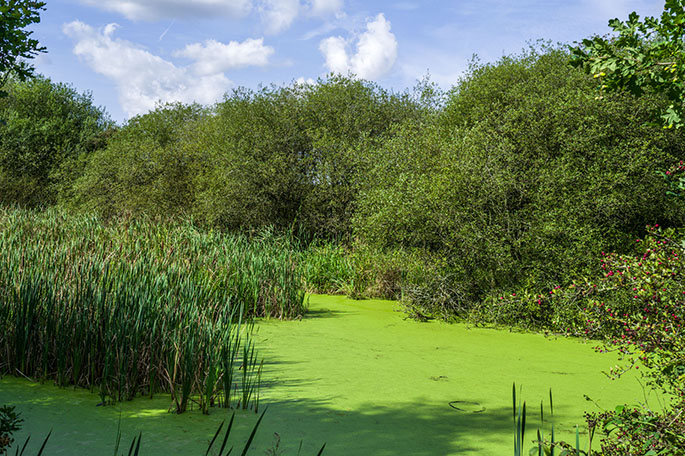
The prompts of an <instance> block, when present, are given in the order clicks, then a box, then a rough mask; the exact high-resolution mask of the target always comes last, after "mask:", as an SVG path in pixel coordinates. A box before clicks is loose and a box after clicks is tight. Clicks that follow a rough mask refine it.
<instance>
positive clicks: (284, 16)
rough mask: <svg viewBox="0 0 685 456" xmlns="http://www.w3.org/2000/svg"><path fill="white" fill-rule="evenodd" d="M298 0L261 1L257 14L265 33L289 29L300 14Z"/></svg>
mask: <svg viewBox="0 0 685 456" xmlns="http://www.w3.org/2000/svg"><path fill="white" fill-rule="evenodd" d="M300 8H301V6H300V1H299V0H263V1H262V4H261V5H260V7H259V14H260V16H261V18H262V24H263V25H264V28H265V30H266V33H269V34H276V33H280V32H282V31H284V30H286V29H288V28H289V27H290V25H291V24H292V23H293V21H294V20H295V18H296V17H297V16H298V15H299V14H300Z"/></svg>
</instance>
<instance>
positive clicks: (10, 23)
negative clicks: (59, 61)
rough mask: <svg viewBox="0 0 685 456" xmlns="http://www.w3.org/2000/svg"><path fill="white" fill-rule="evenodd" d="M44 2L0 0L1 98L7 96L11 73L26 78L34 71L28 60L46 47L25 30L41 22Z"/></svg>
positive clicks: (21, 78) (22, 78)
mask: <svg viewBox="0 0 685 456" xmlns="http://www.w3.org/2000/svg"><path fill="white" fill-rule="evenodd" d="M43 10H45V2H40V1H32V0H0V97H3V96H6V95H7V94H6V92H4V91H3V90H1V89H2V87H3V86H4V85H5V83H6V82H7V80H8V79H9V77H10V76H12V75H13V76H15V77H17V78H19V79H20V80H22V81H24V80H26V78H27V77H29V76H31V75H32V74H33V67H32V66H31V65H30V64H29V63H28V62H26V61H25V59H31V58H33V57H35V56H36V55H37V54H39V53H41V52H45V50H46V48H45V47H43V46H41V45H40V44H39V43H38V40H35V39H33V38H31V35H32V34H33V32H31V31H27V30H25V28H26V27H28V26H29V25H31V24H35V23H38V22H40V12H41V11H43Z"/></svg>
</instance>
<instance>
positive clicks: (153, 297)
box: [0, 210, 304, 413]
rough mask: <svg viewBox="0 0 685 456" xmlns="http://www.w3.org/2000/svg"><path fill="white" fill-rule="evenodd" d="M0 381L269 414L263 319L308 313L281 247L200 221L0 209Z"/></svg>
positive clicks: (287, 255)
mask: <svg viewBox="0 0 685 456" xmlns="http://www.w3.org/2000/svg"><path fill="white" fill-rule="evenodd" d="M0 258H1V259H2V261H0V301H2V302H3V305H2V306H0V352H2V353H3V356H2V359H3V361H2V362H1V363H0V373H9V374H15V375H17V374H19V375H23V376H28V377H31V378H35V379H40V380H53V381H54V382H55V383H56V384H57V385H60V386H66V385H78V386H82V387H86V388H90V389H92V390H96V391H98V392H99V394H100V396H101V400H102V402H103V403H109V402H112V401H122V400H127V399H131V398H133V397H135V396H136V395H137V394H148V395H150V396H152V395H154V394H155V393H158V392H168V393H170V394H171V397H172V400H173V408H174V409H175V411H176V412H178V413H181V412H183V411H185V410H186V409H187V408H188V405H189V403H191V402H196V403H197V405H198V406H199V408H200V409H201V410H202V412H203V413H208V411H209V408H210V407H211V406H213V405H219V406H222V407H231V406H240V407H241V408H244V409H247V408H254V409H255V411H256V410H257V409H258V401H259V399H258V398H259V384H260V381H259V378H260V376H261V369H262V364H261V360H260V358H259V354H258V350H257V348H256V346H255V339H254V337H253V336H252V332H253V325H252V323H251V320H250V319H251V317H253V316H257V315H259V316H272V317H279V318H286V317H292V316H296V315H301V314H302V312H303V310H304V307H303V305H304V293H303V292H302V291H301V288H302V287H301V280H300V277H299V275H298V272H297V268H296V266H295V263H294V260H293V253H292V252H291V251H290V250H288V248H287V246H284V245H282V243H281V241H279V240H277V239H275V238H270V237H268V235H267V236H266V237H262V238H258V239H247V238H245V237H243V236H226V235H220V234H216V233H211V232H208V233H201V232H199V231H197V230H196V229H195V228H194V227H193V226H192V225H191V224H189V223H186V224H177V225H174V224H170V225H158V224H154V223H151V222H142V221H136V222H121V223H113V224H109V225H104V224H103V223H101V222H100V221H99V220H98V219H97V218H95V217H89V216H80V217H67V216H65V215H64V214H62V213H60V212H56V211H47V212H43V213H34V212H29V211H22V210H4V211H0Z"/></svg>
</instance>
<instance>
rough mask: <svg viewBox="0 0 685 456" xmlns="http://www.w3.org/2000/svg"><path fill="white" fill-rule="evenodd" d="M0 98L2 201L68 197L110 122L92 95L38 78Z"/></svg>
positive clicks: (12, 86) (42, 202) (35, 202)
mask: <svg viewBox="0 0 685 456" xmlns="http://www.w3.org/2000/svg"><path fill="white" fill-rule="evenodd" d="M6 90H7V92H8V96H7V97H4V98H0V119H2V122H0V204H5V205H7V204H20V205H24V206H29V207H35V206H49V205H53V204H55V203H56V202H57V201H58V199H64V198H68V197H69V196H70V194H71V185H72V183H73V181H74V180H75V179H76V178H77V177H78V176H79V175H80V173H81V172H82V170H83V166H84V164H85V161H86V158H87V157H88V156H89V155H90V154H91V153H92V152H93V151H94V150H95V149H97V148H99V147H102V146H103V144H104V142H105V141H106V137H107V135H108V133H107V132H108V130H109V129H111V128H112V122H111V121H110V120H109V118H108V116H107V114H105V112H104V111H103V110H101V109H100V108H97V107H95V106H94V105H93V100H92V98H91V96H90V94H88V93H86V94H79V93H78V92H76V90H75V89H74V88H72V87H71V86H69V85H66V84H58V83H53V82H52V81H50V79H47V78H42V77H39V78H36V79H32V80H30V81H27V82H24V83H20V82H17V81H10V83H9V84H8V85H7V87H6Z"/></svg>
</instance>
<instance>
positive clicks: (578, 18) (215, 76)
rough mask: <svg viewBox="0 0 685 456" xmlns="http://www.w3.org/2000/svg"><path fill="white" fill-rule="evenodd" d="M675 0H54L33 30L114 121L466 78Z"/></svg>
mask: <svg viewBox="0 0 685 456" xmlns="http://www.w3.org/2000/svg"><path fill="white" fill-rule="evenodd" d="M662 8H663V0H566V1H559V0H511V1H504V0H480V1H478V0H424V1H418V0H403V1H382V0H367V1H362V0H47V10H46V11H45V12H43V14H42V15H41V17H42V21H41V23H40V24H38V25H36V26H35V27H34V28H33V30H34V31H35V37H36V38H38V39H39V40H40V42H41V44H43V45H45V46H47V48H48V53H47V54H45V55H41V56H39V58H37V59H36V61H35V66H36V68H37V70H38V71H39V72H40V73H42V74H44V75H46V76H48V77H50V78H52V79H53V80H54V81H59V82H68V83H71V84H73V85H74V86H75V87H76V88H77V89H78V90H79V91H91V92H92V93H93V97H94V100H95V103H96V104H97V105H99V106H104V107H105V108H106V110H107V111H108V112H109V113H110V114H111V116H112V117H113V119H115V120H117V121H118V122H122V121H124V120H125V119H127V118H129V117H131V116H133V115H136V114H141V113H144V112H146V111H148V110H150V109H152V108H154V106H155V104H156V103H157V102H158V101H183V102H192V101H198V102H201V103H203V104H209V103H213V102H215V101H218V100H220V99H221V98H222V96H223V94H224V93H225V92H226V91H228V90H230V89H231V88H234V87H237V86H246V87H250V88H256V87H257V86H259V85H260V84H262V85H268V84H272V83H274V84H278V85H281V84H288V83H291V82H292V81H295V80H299V81H313V80H316V79H317V78H318V77H320V76H325V75H326V74H327V73H329V72H331V71H333V72H341V73H354V74H357V75H358V76H360V77H363V78H365V79H370V80H373V81H376V82H378V83H379V84H381V85H382V86H384V87H387V88H389V89H394V90H404V89H405V88H408V87H412V86H413V85H414V84H415V83H416V81H417V80H419V79H421V78H422V77H423V76H425V75H426V74H427V73H430V76H431V79H432V80H433V81H435V82H436V83H438V84H439V85H440V86H442V87H444V88H449V87H450V86H451V85H452V84H454V83H455V82H456V81H457V79H458V77H459V75H460V74H462V72H463V71H464V70H465V69H466V67H467V65H468V62H469V60H470V59H471V56H472V55H473V54H477V55H478V56H479V57H480V59H481V61H485V62H488V61H493V60H496V59H497V58H499V57H501V56H502V55H504V54H511V53H516V52H519V51H520V50H521V49H522V48H524V47H526V46H527V43H528V42H530V41H531V40H537V39H545V40H551V41H553V42H564V43H572V42H574V41H579V40H580V39H582V38H584V37H587V36H590V35H593V34H604V33H607V32H608V31H609V29H608V27H607V22H608V20H609V19H611V18H614V17H619V18H621V19H624V18H626V17H627V15H628V14H629V13H630V12H631V11H637V12H638V13H639V14H641V15H643V16H644V15H651V16H655V15H658V14H660V13H661V11H662Z"/></svg>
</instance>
